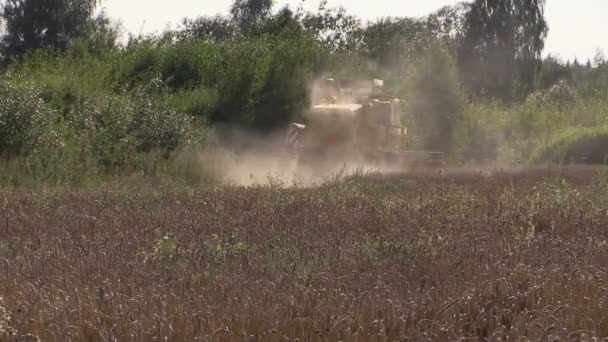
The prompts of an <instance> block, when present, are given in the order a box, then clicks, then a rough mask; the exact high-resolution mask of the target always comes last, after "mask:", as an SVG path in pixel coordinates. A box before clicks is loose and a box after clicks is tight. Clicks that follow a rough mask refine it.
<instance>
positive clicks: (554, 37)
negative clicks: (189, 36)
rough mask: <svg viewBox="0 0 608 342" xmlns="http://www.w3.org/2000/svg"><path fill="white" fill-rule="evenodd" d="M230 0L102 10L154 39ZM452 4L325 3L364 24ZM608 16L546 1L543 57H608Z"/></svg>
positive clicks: (113, 3) (601, 3) (603, 5)
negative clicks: (546, 33)
mask: <svg viewBox="0 0 608 342" xmlns="http://www.w3.org/2000/svg"><path fill="white" fill-rule="evenodd" d="M231 2H232V1H231V0H217V1H205V0H173V1H171V2H170V5H167V2H165V1H149V0H148V1H146V0H128V1H125V0H106V1H105V2H104V3H103V7H104V8H105V9H106V10H107V12H108V13H109V15H110V16H111V17H113V18H115V19H118V20H119V21H120V22H121V23H122V25H123V27H124V29H125V31H126V32H128V33H133V34H139V33H153V32H161V31H162V30H164V29H165V28H167V27H172V28H175V27H177V26H178V25H179V23H180V22H181V20H182V18H186V17H188V18H194V17H197V16H200V15H216V14H225V13H227V12H228V9H229V7H230V4H231ZM457 2H458V1H456V0H425V1H420V0H401V1H398V2H397V1H391V0H375V1H362V0H329V1H328V5H329V6H330V7H334V6H343V7H345V8H347V10H348V11H349V12H350V13H353V14H356V15H357V16H359V17H361V18H363V19H365V20H374V19H376V18H380V17H386V16H408V17H420V16H424V15H427V14H429V13H431V12H433V11H434V10H436V9H438V8H440V7H442V6H446V5H453V4H455V3H457ZM301 3H302V1H301V0H287V1H286V0H281V1H277V2H276V4H277V6H276V8H279V7H282V6H284V5H289V6H290V7H291V8H294V9H295V8H296V7H298V6H299V5H300V4H301ZM318 3H319V1H318V0H315V1H311V0H308V1H305V2H304V7H305V8H309V9H314V8H316V7H317V5H318ZM605 13H608V1H606V0H579V1H576V2H575V1H566V0H548V1H547V5H546V17H547V20H548V22H549V26H550V32H549V37H548V39H547V42H546V48H545V55H546V54H548V53H551V54H553V55H558V56H559V57H561V58H562V59H564V60H573V59H574V58H575V57H576V58H578V59H579V60H580V61H586V60H587V59H588V58H589V59H593V57H594V56H595V53H596V51H597V49H598V48H601V49H602V50H604V51H608V38H606V36H605V34H604V33H605V32H607V31H608V21H606V20H604V18H603V17H604V15H605Z"/></svg>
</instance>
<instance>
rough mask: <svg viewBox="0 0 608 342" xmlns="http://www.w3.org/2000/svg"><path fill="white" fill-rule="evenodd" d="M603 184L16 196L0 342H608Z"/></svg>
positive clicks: (500, 175) (2, 250) (353, 185)
mask: <svg viewBox="0 0 608 342" xmlns="http://www.w3.org/2000/svg"><path fill="white" fill-rule="evenodd" d="M606 179H607V178H606V177H605V176H604V173H603V172H599V171H598V169H595V168H590V167H585V168H583V167H569V168H553V169H544V168H536V169H530V170H518V171H508V172H507V171H505V172H497V173H494V174H485V173H484V174H476V173H472V172H462V173H458V172H453V173H451V172H448V173H447V175H446V174H443V175H439V174H426V175H423V174H419V175H416V174H414V175H410V176H403V175H393V176H382V177H378V176H356V177H350V178H344V179H340V180H335V181H332V182H329V183H327V184H324V185H321V186H319V187H315V188H300V189H296V188H281V187H278V186H271V187H265V186H255V187H250V188H242V187H234V186H218V187H209V188H204V189H192V188H175V187H165V186H163V185H158V186H141V187H138V188H129V189H127V188H124V187H119V186H115V187H110V186H108V187H105V188H103V189H102V188H97V189H82V188H78V189H77V188H73V189H70V188H61V189H50V188H47V189H39V190H36V191H31V190H26V189H23V188H4V189H2V190H0V275H1V276H0V289H1V292H0V297H1V299H0V330H2V331H0V336H1V338H0V340H9V341H21V340H25V338H24V337H25V336H29V338H31V340H34V339H35V338H40V340H43V341H59V340H60V341H67V340H85V341H108V340H112V341H148V340H155V339H156V340H170V341H178V340H184V341H186V340H187V341H194V340H197V341H228V340H230V341H233V340H234V341H296V340H300V341H338V340H340V341H399V340H402V341H405V340H432V341H454V340H465V339H466V340H498V339H502V340H519V339H521V338H524V339H527V340H535V341H539V340H557V339H560V340H564V339H575V340H585V339H589V338H592V337H599V338H605V337H608V316H606V315H605V313H606V310H607V305H608V302H606V290H607V289H606V284H607V283H608V271H607V270H606V268H605V265H606V262H607V261H608V243H607V242H606V241H608V230H606V228H605V227H606V226H607V225H608V216H606V212H607V210H608V197H607V196H606V182H605V181H606ZM4 313H6V314H4Z"/></svg>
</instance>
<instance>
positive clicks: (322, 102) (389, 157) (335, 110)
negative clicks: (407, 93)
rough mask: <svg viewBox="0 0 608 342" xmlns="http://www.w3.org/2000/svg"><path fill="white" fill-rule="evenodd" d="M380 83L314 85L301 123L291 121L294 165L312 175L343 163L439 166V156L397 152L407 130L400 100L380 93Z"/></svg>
mask: <svg viewBox="0 0 608 342" xmlns="http://www.w3.org/2000/svg"><path fill="white" fill-rule="evenodd" d="M382 87H383V82H382V81H381V80H372V81H349V80H342V81H335V80H333V79H329V80H326V81H325V82H323V83H322V84H318V85H316V86H315V89H314V91H313V96H312V97H313V101H314V103H313V105H312V106H311V108H310V109H309V110H308V111H307V112H306V113H305V115H304V119H305V120H306V124H301V123H292V124H291V125H290V126H289V128H288V131H287V136H286V140H285V144H286V147H287V148H288V149H289V150H290V151H292V152H293V153H294V154H295V155H296V156H297V158H298V167H299V168H305V169H307V170H309V171H313V172H315V173H316V172H326V171H328V170H335V169H337V168H340V167H342V166H344V165H347V166H348V165H352V166H355V167H357V166H362V167H378V168H384V169H397V170H402V169H406V168H412V167H417V166H421V165H423V166H433V167H436V166H438V165H443V164H444V163H445V156H444V153H441V152H425V151H407V150H404V149H403V148H402V146H403V145H404V138H405V136H406V135H407V127H405V126H404V125H403V124H402V117H403V115H402V111H401V101H400V100H399V99H397V98H395V97H392V96H387V95H384V94H382Z"/></svg>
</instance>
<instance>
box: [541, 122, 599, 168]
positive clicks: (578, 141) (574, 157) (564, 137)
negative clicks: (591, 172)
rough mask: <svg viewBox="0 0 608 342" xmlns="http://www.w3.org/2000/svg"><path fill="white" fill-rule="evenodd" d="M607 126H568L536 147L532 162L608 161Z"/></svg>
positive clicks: (596, 162)
mask: <svg viewBox="0 0 608 342" xmlns="http://www.w3.org/2000/svg"><path fill="white" fill-rule="evenodd" d="M607 158H608V126H602V127H578V128H575V127H568V128H566V129H564V130H563V131H561V132H560V133H558V134H556V135H555V137H554V138H553V139H551V140H550V141H549V142H548V143H547V144H546V145H544V146H541V147H540V148H538V149H537V150H536V151H535V152H534V154H533V155H532V157H531V159H532V161H534V162H557V163H588V164H604V163H606V162H607V161H608V159H607Z"/></svg>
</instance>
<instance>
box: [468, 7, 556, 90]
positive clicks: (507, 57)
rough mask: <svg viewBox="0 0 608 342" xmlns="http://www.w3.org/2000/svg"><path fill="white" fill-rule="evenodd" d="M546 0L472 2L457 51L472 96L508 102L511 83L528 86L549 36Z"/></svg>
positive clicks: (533, 76)
mask: <svg viewBox="0 0 608 342" xmlns="http://www.w3.org/2000/svg"><path fill="white" fill-rule="evenodd" d="M544 5H545V0H496V1H487V0H475V1H474V2H472V3H471V4H469V5H468V6H469V9H468V14H467V16H466V24H465V26H466V31H465V32H466V33H465V38H464V41H463V44H462V46H461V49H460V65H461V71H462V79H463V81H464V83H465V85H466V86H467V87H468V88H469V90H470V91H472V92H473V93H474V94H480V93H482V92H484V91H485V92H487V94H488V95H490V96H491V97H496V98H499V99H502V100H504V101H506V102H510V101H512V100H513V97H514V94H515V92H514V85H515V84H516V83H518V84H520V85H521V87H523V89H522V93H524V94H525V93H528V92H530V91H531V90H532V86H533V83H534V78H535V75H536V71H537V68H538V66H539V65H540V56H541V52H542V50H543V48H544V40H545V38H546V37H547V33H548V26H547V22H546V21H545V18H544Z"/></svg>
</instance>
